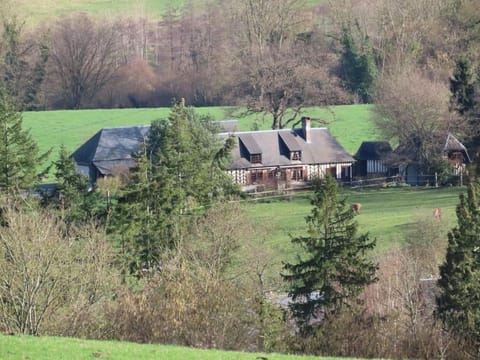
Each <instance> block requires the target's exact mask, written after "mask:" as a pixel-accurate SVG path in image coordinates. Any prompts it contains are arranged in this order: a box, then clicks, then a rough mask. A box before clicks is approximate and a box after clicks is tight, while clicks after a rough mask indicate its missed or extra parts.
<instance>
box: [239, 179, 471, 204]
mask: <svg viewBox="0 0 480 360" xmlns="http://www.w3.org/2000/svg"><path fill="white" fill-rule="evenodd" d="M449 177H450V178H452V179H456V180H459V181H458V185H459V186H461V185H463V176H462V175H461V174H460V175H451V176H449ZM416 179H417V182H419V183H420V184H418V185H408V184H407V183H406V177H405V176H399V175H394V176H382V177H375V178H363V179H358V180H347V181H341V182H339V184H340V185H341V186H343V187H345V188H351V189H363V188H386V187H397V186H420V187H422V186H424V187H425V186H435V187H440V186H442V185H440V184H439V183H438V181H439V179H438V176H437V174H426V175H417V176H416ZM422 182H423V184H422ZM435 184H436V185H435ZM312 188H313V186H312V184H311V183H309V184H305V185H303V186H293V187H289V188H284V189H277V190H267V191H255V192H249V193H246V195H247V196H248V197H249V198H247V199H241V200H232V202H257V201H259V200H263V199H265V200H269V199H280V198H285V197H291V196H297V195H300V194H301V193H302V192H308V191H311V190H312Z"/></svg>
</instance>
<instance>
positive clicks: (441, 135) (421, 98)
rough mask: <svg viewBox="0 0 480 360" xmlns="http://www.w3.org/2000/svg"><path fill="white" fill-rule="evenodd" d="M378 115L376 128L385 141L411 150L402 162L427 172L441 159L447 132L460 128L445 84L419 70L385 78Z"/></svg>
mask: <svg viewBox="0 0 480 360" xmlns="http://www.w3.org/2000/svg"><path fill="white" fill-rule="evenodd" d="M374 111H375V113H376V116H375V122H376V125H377V126H378V127H379V129H380V131H381V132H382V133H383V135H384V136H385V138H386V139H387V140H394V141H397V142H398V144H399V145H400V147H401V148H403V149H406V150H407V151H404V152H403V153H402V154H401V155H402V159H403V157H404V158H405V159H404V160H405V162H406V163H412V162H413V163H416V164H417V165H419V166H420V167H421V168H423V169H424V170H428V169H429V167H430V166H432V164H434V163H435V161H436V160H437V159H438V158H440V157H441V150H442V146H443V145H444V143H445V139H446V135H447V132H448V131H455V130H457V129H458V128H459V127H460V124H459V123H458V122H457V119H456V118H455V117H454V116H453V115H452V114H451V113H450V112H449V93H448V89H447V87H446V86H445V84H443V83H441V82H439V81H435V80H431V79H430V78H428V77H426V76H425V75H424V74H423V73H421V72H419V71H415V70H413V71H412V70H408V69H407V70H406V71H403V72H401V73H399V74H394V75H391V76H388V77H387V76H385V77H384V78H383V79H382V81H381V82H380V85H379V88H378V90H377V96H376V99H375V108H374ZM402 159H400V160H399V161H403V160H402Z"/></svg>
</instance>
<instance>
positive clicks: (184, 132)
mask: <svg viewBox="0 0 480 360" xmlns="http://www.w3.org/2000/svg"><path fill="white" fill-rule="evenodd" d="M230 146H232V142H231V141H226V142H225V144H223V145H222V144H221V143H219V140H218V137H217V136H216V134H214V133H213V132H212V131H210V127H209V126H208V124H204V123H203V121H202V119H200V118H198V116H197V115H196V114H195V113H194V112H193V111H192V109H190V108H187V107H185V105H184V104H183V102H182V103H180V104H178V105H175V106H174V107H173V109H172V111H171V113H170V116H169V118H168V121H154V122H153V123H152V125H151V128H150V133H149V136H148V140H147V142H146V144H145V145H144V147H143V148H142V150H141V151H140V152H139V153H138V154H137V155H136V157H135V158H136V163H137V166H136V168H135V169H133V171H132V173H131V179H130V181H129V183H128V185H127V186H126V187H125V189H124V192H123V196H121V198H120V199H119V207H118V209H117V211H116V215H115V219H114V222H115V223H114V227H115V228H116V231H115V232H116V233H117V234H118V237H119V240H120V241H119V242H120V243H121V244H122V254H123V257H124V261H125V266H124V269H126V268H127V267H128V269H129V271H130V272H131V273H137V274H138V271H139V270H141V269H149V270H151V269H153V268H155V266H156V265H158V261H159V258H160V255H161V254H162V253H163V252H165V251H167V250H169V249H172V248H174V245H175V243H176V241H177V240H178V239H179V238H180V237H181V234H182V231H184V229H185V227H186V226H187V225H186V224H188V221H189V216H190V215H191V214H192V212H194V211H195V209H197V208H199V207H204V206H209V205H210V204H211V203H212V202H214V201H215V200H217V199H219V198H222V197H223V196H226V195H227V194H230V193H231V192H232V191H233V185H232V182H231V180H230V179H228V178H227V175H226V174H225V173H224V172H223V170H222V164H223V159H224V158H225V157H227V156H229V153H230V151H229V147H230ZM127 265H128V266H127Z"/></svg>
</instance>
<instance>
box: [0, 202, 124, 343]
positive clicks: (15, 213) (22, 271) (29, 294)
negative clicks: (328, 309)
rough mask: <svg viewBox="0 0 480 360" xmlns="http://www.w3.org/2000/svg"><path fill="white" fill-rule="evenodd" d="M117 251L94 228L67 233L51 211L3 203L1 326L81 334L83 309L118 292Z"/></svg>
mask: <svg viewBox="0 0 480 360" xmlns="http://www.w3.org/2000/svg"><path fill="white" fill-rule="evenodd" d="M111 255H112V253H111V250H110V247H109V245H108V244H107V242H106V240H105V238H104V237H103V238H102V236H100V235H99V233H98V231H97V230H94V229H93V228H90V229H84V230H82V231H80V232H77V233H76V234H75V236H74V237H73V238H66V237H65V236H64V229H63V228H62V225H61V224H59V223H57V221H56V220H55V219H54V218H53V217H51V216H50V215H48V214H46V213H42V212H39V211H37V210H34V209H30V210H28V211H26V210H19V206H18V204H17V205H16V204H10V205H6V206H4V207H2V226H1V227H0V329H2V330H4V331H8V332H12V333H21V334H32V335H36V334H40V333H42V330H43V329H45V328H46V327H49V328H54V329H57V330H58V332H57V333H58V334H59V335H66V334H70V335H73V334H77V330H78V324H79V319H80V317H81V315H82V314H84V313H85V312H87V311H88V310H89V307H90V306H93V305H94V304H96V303H98V302H100V301H102V300H105V299H108V298H109V296H111V295H112V293H111V290H112V288H113V287H114V286H115V271H114V270H113V268H112V267H111V266H110V262H111ZM62 309H63V311H64V313H67V314H69V315H68V321H67V322H65V321H66V319H65V317H64V316H62ZM67 309H68V310H67ZM55 319H57V320H59V321H58V323H55ZM59 329H61V330H59Z"/></svg>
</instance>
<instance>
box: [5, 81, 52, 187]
mask: <svg viewBox="0 0 480 360" xmlns="http://www.w3.org/2000/svg"><path fill="white" fill-rule="evenodd" d="M48 155H49V152H46V153H44V154H41V155H39V151H38V147H37V144H36V143H35V141H34V140H33V139H32V136H31V135H30V132H29V131H28V130H24V129H23V128H22V115H21V113H20V112H18V111H17V107H16V104H15V102H14V100H13V99H12V98H11V97H10V96H9V95H7V94H6V92H5V91H4V90H2V89H0V191H2V192H6V193H12V192H15V191H18V190H20V189H25V188H27V187H29V186H32V185H33V184H34V183H35V181H37V180H39V179H40V178H41V177H42V176H43V175H45V174H46V172H47V171H48V168H47V169H45V170H44V171H43V172H41V173H37V172H36V169H37V166H38V165H40V164H41V163H42V162H43V161H44V160H45V159H46V158H47V157H48Z"/></svg>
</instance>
